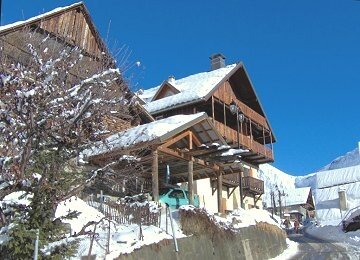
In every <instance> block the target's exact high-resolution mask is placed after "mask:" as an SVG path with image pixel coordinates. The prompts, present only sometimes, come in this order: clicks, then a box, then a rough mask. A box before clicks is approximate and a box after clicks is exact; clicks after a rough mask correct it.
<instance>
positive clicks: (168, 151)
mask: <svg viewBox="0 0 360 260" xmlns="http://www.w3.org/2000/svg"><path fill="white" fill-rule="evenodd" d="M158 151H160V152H163V153H166V154H168V155H171V156H174V157H177V158H179V159H182V160H186V161H190V160H191V161H193V162H194V163H196V164H199V165H201V166H204V167H206V168H210V169H213V170H215V171H218V170H219V169H220V167H219V166H218V165H217V164H215V163H208V162H205V161H204V160H202V159H198V158H194V157H191V156H189V155H187V154H184V153H182V152H180V151H174V150H172V149H169V148H166V147H161V146H160V147H158Z"/></svg>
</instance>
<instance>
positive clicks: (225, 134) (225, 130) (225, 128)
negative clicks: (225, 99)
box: [224, 103, 227, 136]
mask: <svg viewBox="0 0 360 260" xmlns="http://www.w3.org/2000/svg"><path fill="white" fill-rule="evenodd" d="M224 125H225V127H224V136H227V133H226V132H227V125H226V105H225V103H224Z"/></svg>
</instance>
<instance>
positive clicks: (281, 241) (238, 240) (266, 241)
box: [117, 223, 286, 260]
mask: <svg viewBox="0 0 360 260" xmlns="http://www.w3.org/2000/svg"><path fill="white" fill-rule="evenodd" d="M285 237H286V236H285V235H284V233H283V232H282V231H281V230H280V229H279V228H277V227H275V226H273V225H269V224H266V223H259V224H257V225H256V226H250V227H246V228H241V229H240V230H239V231H238V232H237V233H236V234H235V235H230V234H227V233H223V232H217V233H215V234H211V233H202V234H196V235H193V236H190V237H187V238H181V239H179V240H178V245H179V252H175V249H174V243H173V241H172V240H163V241H161V242H160V243H158V244H153V245H149V246H144V247H142V248H141V249H139V250H136V251H135V252H133V253H132V254H129V255H121V256H120V257H119V258H117V259H128V260H139V259H159V260H165V259H184V260H189V259H222V260H225V259H226V260H228V259H229V260H231V259H234V260H235V259H269V258H273V257H275V256H277V255H279V254H281V253H282V252H283V251H284V250H285V249H286V242H285Z"/></svg>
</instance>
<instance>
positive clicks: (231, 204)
mask: <svg viewBox="0 0 360 260" xmlns="http://www.w3.org/2000/svg"><path fill="white" fill-rule="evenodd" d="M194 183H195V184H194V186H196V191H195V193H196V194H198V195H199V199H200V206H201V207H204V206H205V208H206V209H207V210H209V211H210V212H213V213H215V212H218V203H217V193H218V191H217V190H216V191H215V192H214V194H212V189H211V182H210V179H209V178H207V179H202V180H197V181H195V182H194ZM231 190H232V189H230V191H231ZM222 198H223V203H224V202H225V209H226V210H234V209H238V208H239V207H240V192H239V188H238V187H237V188H236V189H235V190H234V192H233V193H232V194H231V196H230V197H229V198H228V192H227V189H226V188H225V187H223V189H222ZM244 204H245V205H244V206H245V209H249V208H251V207H253V206H254V198H252V197H245V199H244ZM256 206H258V207H259V208H260V209H262V200H261V199H260V200H258V202H257V203H256Z"/></svg>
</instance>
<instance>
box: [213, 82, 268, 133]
mask: <svg viewBox="0 0 360 260" xmlns="http://www.w3.org/2000/svg"><path fill="white" fill-rule="evenodd" d="M213 96H214V97H215V98H217V99H219V100H220V101H222V102H223V103H225V104H227V105H229V104H230V103H231V101H233V100H234V101H235V102H236V103H237V105H238V106H239V108H240V109H241V111H242V113H243V114H244V115H245V116H246V117H248V118H250V119H251V120H253V121H254V122H256V123H258V124H260V125H262V126H264V127H265V129H267V130H269V125H268V123H267V121H266V119H265V117H263V116H262V115H260V114H259V113H257V112H256V111H255V110H253V109H251V108H250V107H249V106H247V105H246V104H245V103H243V102H241V101H240V100H238V98H237V97H236V95H235V93H234V90H233V88H232V87H231V85H230V83H229V82H228V81H226V82H224V84H222V85H221V86H219V87H218V89H217V90H216V91H215V92H214V94H213Z"/></svg>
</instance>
